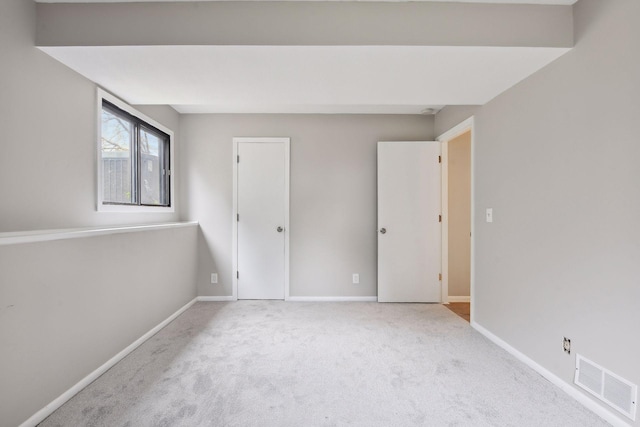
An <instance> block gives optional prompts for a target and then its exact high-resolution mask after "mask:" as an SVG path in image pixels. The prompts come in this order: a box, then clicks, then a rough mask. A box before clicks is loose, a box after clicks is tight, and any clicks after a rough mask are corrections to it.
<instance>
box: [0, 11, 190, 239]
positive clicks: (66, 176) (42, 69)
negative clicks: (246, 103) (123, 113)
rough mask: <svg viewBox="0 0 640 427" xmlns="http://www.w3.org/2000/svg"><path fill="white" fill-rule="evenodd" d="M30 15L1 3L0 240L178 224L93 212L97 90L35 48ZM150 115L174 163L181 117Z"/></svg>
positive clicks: (160, 111) (165, 110)
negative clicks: (168, 132) (12, 234)
mask: <svg viewBox="0 0 640 427" xmlns="http://www.w3.org/2000/svg"><path fill="white" fill-rule="evenodd" d="M35 8H36V6H35V3H32V2H31V1H28V0H6V1H2V2H0V52H1V53H2V67H0V94H1V96H2V100H3V102H0V129H2V132H3V135H2V138H3V140H2V141H3V142H2V155H1V156H0V182H2V185H0V200H2V203H0V232H3V231H20V230H31V229H48V228H69V227H78V226H92V225H104V224H132V223H143V222H164V221H175V220H177V219H178V218H179V212H175V213H173V214H114V213H104V212H101V213H98V212H96V207H95V205H96V169H95V168H96V160H95V158H96V129H97V123H96V111H95V110H96V107H95V105H96V87H95V85H94V84H93V83H92V82H90V81H89V80H86V79H85V78H83V77H81V76H80V75H78V74H76V73H75V72H74V71H72V70H70V69H68V68H66V67H65V66H64V65H62V64H60V63H58V62H57V61H55V60H54V59H52V58H51V57H49V56H48V55H46V54H44V53H43V52H41V51H39V50H38V49H36V48H35V47H34V39H35ZM147 111H148V112H149V113H151V115H152V117H153V118H154V119H156V120H158V121H160V122H161V123H162V124H164V125H165V126H167V127H169V128H170V129H172V130H173V131H174V132H176V133H177V135H176V141H177V144H176V147H175V148H176V156H179V151H180V150H179V141H180V136H179V115H178V114H177V113H176V112H175V111H174V110H173V109H171V108H169V107H153V108H151V109H149V110H147ZM143 112H146V111H143Z"/></svg>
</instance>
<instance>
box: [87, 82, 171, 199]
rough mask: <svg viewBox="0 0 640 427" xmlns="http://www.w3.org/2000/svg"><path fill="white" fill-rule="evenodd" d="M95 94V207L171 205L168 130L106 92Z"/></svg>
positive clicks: (169, 139)
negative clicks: (97, 96)
mask: <svg viewBox="0 0 640 427" xmlns="http://www.w3.org/2000/svg"><path fill="white" fill-rule="evenodd" d="M99 99H100V106H99V107H100V122H99V123H100V125H99V135H100V138H99V146H98V162H99V164H98V171H99V177H98V183H99V185H98V210H101V211H114V210H115V211H118V210H124V211H130V210H134V211H135V210H140V209H141V208H145V207H148V208H150V209H149V210H152V211H157V210H158V209H162V208H171V207H172V203H171V199H172V198H171V195H172V194H171V193H172V191H171V188H172V185H171V184H172V183H171V157H172V156H171V151H172V150H171V149H172V147H171V143H172V134H171V131H169V130H168V129H165V128H163V127H162V126H161V125H159V124H157V123H155V122H152V121H151V120H150V119H147V118H146V117H145V116H144V115H142V114H141V113H139V112H137V111H135V110H134V109H133V108H131V107H129V106H128V105H126V104H124V103H123V102H122V101H119V100H118V99H116V98H113V97H111V96H107V94H105V93H101V96H99Z"/></svg>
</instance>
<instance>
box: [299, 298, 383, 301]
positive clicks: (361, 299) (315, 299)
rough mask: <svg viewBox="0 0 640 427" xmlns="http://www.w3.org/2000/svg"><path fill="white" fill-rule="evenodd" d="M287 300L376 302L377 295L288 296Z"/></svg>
mask: <svg viewBox="0 0 640 427" xmlns="http://www.w3.org/2000/svg"><path fill="white" fill-rule="evenodd" d="M287 301H294V302H320V301H322V302H332V301H341V302H377V301H378V297H289V298H287Z"/></svg>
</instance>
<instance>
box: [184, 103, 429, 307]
mask: <svg viewBox="0 0 640 427" xmlns="http://www.w3.org/2000/svg"><path fill="white" fill-rule="evenodd" d="M181 129H182V133H183V136H184V138H185V140H186V141H187V145H186V147H185V151H184V152H183V153H184V156H183V161H184V163H183V173H184V180H183V184H184V185H183V186H182V192H183V195H184V196H185V197H186V198H187V200H188V203H187V205H185V207H184V208H185V209H184V212H185V218H187V219H197V220H198V221H199V222H200V225H201V229H202V231H203V234H202V235H201V236H200V239H201V241H200V246H199V261H200V263H199V265H200V267H199V272H198V293H199V295H231V289H232V254H231V242H232V225H233V224H232V202H233V191H232V190H233V188H232V187H233V158H232V157H233V143H232V138H233V137H234V136H287V137H291V198H290V209H291V220H290V233H291V234H290V239H291V240H290V253H291V264H290V288H291V295H292V296H375V295H376V294H377V288H376V143H377V141H383V140H430V139H432V138H433V118H432V117H430V116H399V115H398V116H391V115H389V116H384V115H381V116H362V115H189V116H183V118H182V123H181ZM187 165H188V168H187V167H186V166H187ZM212 272H218V273H219V284H218V285H211V284H210V283H209V282H210V280H209V276H210V273H212ZM353 273H359V274H360V284H358V285H354V284H352V283H351V275H352V274H353Z"/></svg>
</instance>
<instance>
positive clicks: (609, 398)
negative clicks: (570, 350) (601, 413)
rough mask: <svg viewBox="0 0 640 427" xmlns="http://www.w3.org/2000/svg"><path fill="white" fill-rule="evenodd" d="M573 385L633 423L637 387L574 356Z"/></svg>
mask: <svg viewBox="0 0 640 427" xmlns="http://www.w3.org/2000/svg"><path fill="white" fill-rule="evenodd" d="M575 383H576V384H577V385H579V386H580V387H582V388H583V389H585V390H586V391H588V392H589V393H591V394H593V395H594V396H596V397H597V398H598V399H600V400H602V401H603V402H605V403H607V404H608V405H610V406H611V407H613V408H615V409H617V410H618V411H620V412H622V413H623V414H624V415H626V416H627V417H629V418H631V419H632V420H634V421H635V419H636V406H637V400H638V399H637V397H638V386H637V385H635V384H633V383H631V382H629V381H627V380H625V379H624V378H621V377H620V376H618V375H616V374H614V373H613V372H611V371H609V370H607V369H604V368H603V367H601V366H599V365H597V364H596V363H593V362H592V361H590V360H588V359H586V358H584V357H582V356H581V355H579V354H578V355H576V376H575Z"/></svg>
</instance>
